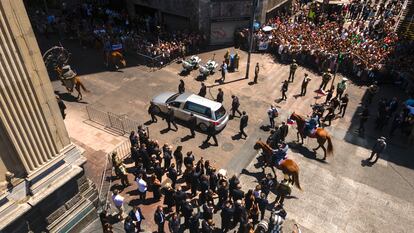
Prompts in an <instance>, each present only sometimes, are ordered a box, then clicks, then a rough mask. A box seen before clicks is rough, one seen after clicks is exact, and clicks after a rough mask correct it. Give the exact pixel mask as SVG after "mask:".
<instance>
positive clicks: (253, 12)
mask: <svg viewBox="0 0 414 233" xmlns="http://www.w3.org/2000/svg"><path fill="white" fill-rule="evenodd" d="M252 3H253V5H252V14H251V16H250V17H251V18H250V31H249V51H248V54H247V67H246V77H245V79H248V78H249V70H250V56H251V53H252V47H253V30H254V19H255V18H256V15H255V13H256V8H257V5H258V3H259V0H253V2H252Z"/></svg>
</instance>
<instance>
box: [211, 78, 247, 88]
mask: <svg viewBox="0 0 414 233" xmlns="http://www.w3.org/2000/svg"><path fill="white" fill-rule="evenodd" d="M243 80H247V79H245V78H239V79H234V80H231V81H227V82H220V81H218V84H213V85H210V86H207V87H209V88H210V87H217V86H222V85H225V84H229V83H235V82H239V81H243ZM216 82H217V80H216Z"/></svg>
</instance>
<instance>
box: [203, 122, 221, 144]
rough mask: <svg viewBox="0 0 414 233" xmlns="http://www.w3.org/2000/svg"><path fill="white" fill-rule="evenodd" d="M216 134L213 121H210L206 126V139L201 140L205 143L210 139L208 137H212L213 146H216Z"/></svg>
mask: <svg viewBox="0 0 414 233" xmlns="http://www.w3.org/2000/svg"><path fill="white" fill-rule="evenodd" d="M216 134H217V132H216V127H214V124H213V123H210V125H209V126H208V128H207V139H206V140H205V141H203V143H204V144H207V143H208V142H209V141H210V138H213V140H214V143H215V144H214V145H213V146H218V141H217V138H216Z"/></svg>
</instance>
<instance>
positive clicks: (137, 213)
mask: <svg viewBox="0 0 414 233" xmlns="http://www.w3.org/2000/svg"><path fill="white" fill-rule="evenodd" d="M128 217H130V218H131V219H132V221H134V222H135V227H136V229H137V232H140V231H141V222H142V220H144V219H145V217H144V215H142V212H141V208H139V207H138V206H134V208H132V210H131V211H130V212H129V213H128Z"/></svg>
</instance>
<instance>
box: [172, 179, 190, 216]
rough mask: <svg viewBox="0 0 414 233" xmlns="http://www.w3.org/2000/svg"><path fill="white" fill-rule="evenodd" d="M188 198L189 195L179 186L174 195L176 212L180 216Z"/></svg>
mask: <svg viewBox="0 0 414 233" xmlns="http://www.w3.org/2000/svg"><path fill="white" fill-rule="evenodd" d="M186 198H187V194H186V193H185V192H184V191H183V190H182V189H181V187H180V186H178V187H177V191H176V192H175V194H174V199H175V212H177V213H178V214H179V213H180V212H181V209H182V207H183V205H184V203H185V199H186Z"/></svg>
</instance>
